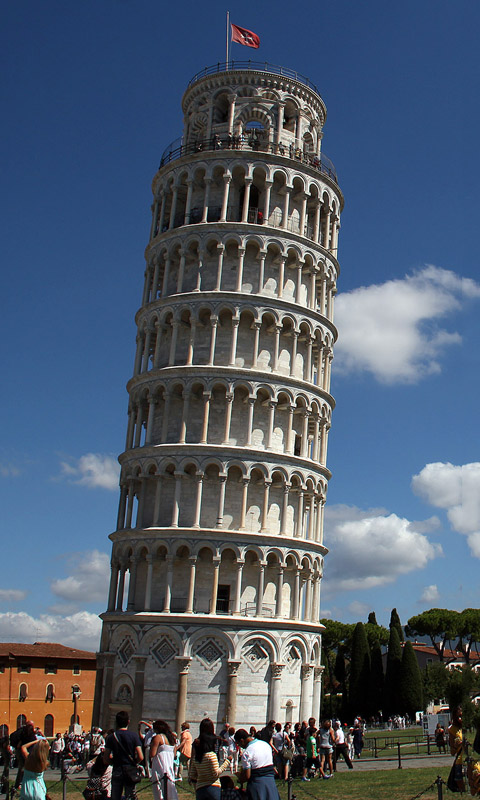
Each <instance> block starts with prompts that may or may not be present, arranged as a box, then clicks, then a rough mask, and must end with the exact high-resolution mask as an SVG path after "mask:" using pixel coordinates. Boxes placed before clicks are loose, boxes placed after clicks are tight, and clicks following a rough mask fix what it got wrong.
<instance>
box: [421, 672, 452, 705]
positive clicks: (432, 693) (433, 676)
mask: <svg viewBox="0 0 480 800" xmlns="http://www.w3.org/2000/svg"><path fill="white" fill-rule="evenodd" d="M447 679H448V670H447V669H445V665H444V664H441V663H440V662H439V661H437V663H435V664H428V665H427V667H426V668H425V671H424V674H423V699H424V703H425V705H428V703H430V702H433V701H435V700H437V701H439V700H441V699H443V698H444V697H446V694H445V692H446V688H447Z"/></svg>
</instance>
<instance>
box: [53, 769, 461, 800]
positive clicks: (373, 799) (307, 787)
mask: <svg viewBox="0 0 480 800" xmlns="http://www.w3.org/2000/svg"><path fill="white" fill-rule="evenodd" d="M450 766H451V765H450V763H447V762H446V763H445V766H444V767H443V768H440V769H439V768H436V767H433V768H431V767H428V768H426V769H417V768H415V769H408V768H406V769H402V770H397V769H394V770H377V771H369V772H357V771H355V770H354V771H353V772H351V771H348V772H347V771H345V772H337V773H336V774H335V777H334V778H333V779H331V780H329V781H322V780H318V779H316V780H313V781H310V783H304V782H303V781H301V780H295V781H294V782H293V787H292V793H293V795H295V797H296V800H312V798H314V800H320V799H321V798H322V797H325V798H328V800H345V799H346V798H347V800H413V798H414V797H416V796H417V795H419V794H420V793H423V794H422V797H423V798H425V800H432V799H433V798H435V799H436V798H438V796H439V795H438V789H437V786H436V785H434V786H432V788H431V789H429V791H427V792H425V791H424V790H425V789H427V787H429V786H430V785H431V784H433V782H434V781H435V780H436V778H437V775H438V774H439V773H440V775H441V777H442V778H443V780H444V781H446V780H447V777H448V773H449V770H450ZM84 786H85V784H84V782H83V781H81V782H78V783H76V782H71V781H68V783H67V796H68V797H69V800H81V797H82V795H81V792H82V789H83V788H84ZM47 789H48V794H49V795H50V797H51V798H52V800H61V798H62V786H61V784H59V783H56V784H51V783H47ZM278 789H279V794H280V798H281V800H287V786H286V785H285V784H282V783H279V784H278ZM443 790H444V791H443V795H444V797H446V796H447V789H446V787H445V786H444V787H443ZM178 796H179V800H193V797H194V792H193V788H192V787H191V786H189V785H188V783H187V782H186V781H183V783H182V784H180V785H179V786H178ZM138 799H139V800H152V790H151V786H150V783H149V782H148V781H142V783H141V784H140V786H139V787H138Z"/></svg>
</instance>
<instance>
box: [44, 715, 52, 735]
mask: <svg viewBox="0 0 480 800" xmlns="http://www.w3.org/2000/svg"><path fill="white" fill-rule="evenodd" d="M43 733H44V735H45V736H53V715H52V714H45V719H44V720H43Z"/></svg>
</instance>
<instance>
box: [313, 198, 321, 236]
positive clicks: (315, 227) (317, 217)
mask: <svg viewBox="0 0 480 800" xmlns="http://www.w3.org/2000/svg"><path fill="white" fill-rule="evenodd" d="M320 207H321V206H320V200H318V199H317V200H316V202H315V217H314V221H313V241H314V242H316V243H317V244H318V237H319V233H320Z"/></svg>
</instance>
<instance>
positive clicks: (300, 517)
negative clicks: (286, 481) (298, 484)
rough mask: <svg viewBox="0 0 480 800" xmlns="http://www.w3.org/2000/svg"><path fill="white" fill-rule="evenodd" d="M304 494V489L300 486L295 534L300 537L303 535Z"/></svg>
mask: <svg viewBox="0 0 480 800" xmlns="http://www.w3.org/2000/svg"><path fill="white" fill-rule="evenodd" d="M303 494H304V492H303V489H302V488H300V489H299V492H298V508H297V520H296V525H295V536H296V537H298V538H299V539H301V538H302V536H303Z"/></svg>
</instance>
